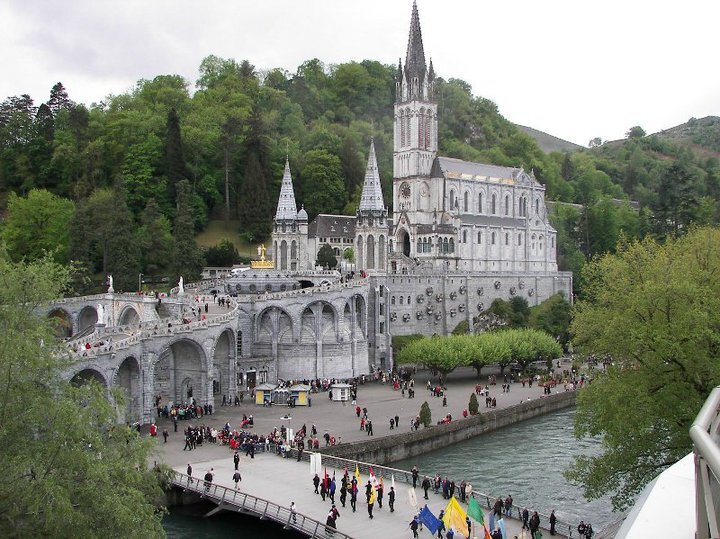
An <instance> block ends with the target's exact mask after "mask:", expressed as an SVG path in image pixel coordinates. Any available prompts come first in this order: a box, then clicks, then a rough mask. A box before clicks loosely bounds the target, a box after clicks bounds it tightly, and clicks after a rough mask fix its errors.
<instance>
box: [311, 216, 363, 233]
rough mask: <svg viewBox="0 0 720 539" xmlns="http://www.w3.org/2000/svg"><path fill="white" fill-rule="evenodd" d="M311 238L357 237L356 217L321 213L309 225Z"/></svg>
mask: <svg viewBox="0 0 720 539" xmlns="http://www.w3.org/2000/svg"><path fill="white" fill-rule="evenodd" d="M308 237H310V238H352V239H354V238H355V217H351V216H349V215H327V214H322V213H321V214H320V215H318V216H317V217H315V219H313V221H312V223H310V225H308Z"/></svg>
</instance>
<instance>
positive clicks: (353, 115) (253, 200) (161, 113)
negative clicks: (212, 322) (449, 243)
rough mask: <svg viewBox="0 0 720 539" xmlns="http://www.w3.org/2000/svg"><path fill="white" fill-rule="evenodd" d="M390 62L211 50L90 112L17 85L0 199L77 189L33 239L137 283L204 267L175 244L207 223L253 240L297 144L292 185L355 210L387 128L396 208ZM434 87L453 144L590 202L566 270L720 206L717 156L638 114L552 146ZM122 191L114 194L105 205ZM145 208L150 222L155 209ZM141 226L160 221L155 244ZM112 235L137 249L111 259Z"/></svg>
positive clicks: (482, 103) (302, 197)
mask: <svg viewBox="0 0 720 539" xmlns="http://www.w3.org/2000/svg"><path fill="white" fill-rule="evenodd" d="M394 71H395V67H394V66H388V65H383V64H381V63H379V62H376V61H371V60H365V61H362V62H349V63H344V64H339V65H332V66H326V65H324V64H323V63H322V62H320V61H319V60H317V59H312V60H308V61H306V62H304V63H303V64H302V65H300V66H299V67H298V68H297V70H296V71H295V73H289V72H287V71H284V70H281V69H271V70H268V71H259V70H257V69H256V68H255V67H254V66H253V65H252V64H250V63H249V62H247V61H242V62H237V61H235V60H232V59H223V58H218V57H215V56H208V57H207V58H205V59H204V60H203V61H202V63H201V65H200V68H199V77H198V80H197V81H196V84H195V88H196V90H195V92H194V93H191V92H190V84H189V82H188V81H187V80H185V79H183V78H182V77H180V76H177V75H159V76H157V77H155V78H154V79H152V80H140V81H139V82H138V83H137V85H136V87H135V88H134V89H133V90H132V91H130V92H128V93H125V94H120V95H114V96H108V97H107V98H106V99H105V100H104V101H102V102H100V103H94V104H92V105H91V106H89V107H87V106H85V105H82V104H77V103H74V102H73V101H72V100H71V99H70V97H69V96H68V93H67V91H66V90H65V88H64V87H63V86H62V84H61V83H58V84H56V85H55V86H54V87H53V88H52V90H51V92H50V96H49V99H48V100H47V101H46V102H45V103H41V104H40V105H39V106H37V105H36V104H35V102H34V100H33V99H32V98H31V97H30V96H28V95H22V96H14V97H9V98H7V99H6V100H5V101H3V102H2V103H0V207H1V206H2V203H1V202H2V201H3V200H5V201H7V202H6V205H7V207H8V208H10V205H11V203H12V199H11V198H10V195H11V194H13V193H14V194H15V195H16V196H17V197H20V198H24V197H28V196H29V195H30V194H31V193H32V192H33V190H34V189H44V190H46V191H47V192H49V193H51V194H52V195H54V196H56V197H60V199H61V200H65V201H70V202H71V203H72V204H73V205H74V213H73V217H72V219H71V224H70V226H69V227H67V226H65V225H64V224H63V223H65V220H66V210H62V209H61V207H62V206H63V205H62V204H60V205H59V206H58V204H55V206H57V208H56V213H53V214H51V215H50V216H49V217H48V221H47V222H46V223H45V225H46V226H45V227H44V228H42V227H40V226H39V225H33V224H30V225H29V227H30V228H31V230H30V231H29V232H27V234H28V235H29V236H37V237H38V238H42V237H43V235H47V234H48V231H52V230H56V229H59V228H63V226H64V230H70V231H71V235H72V236H75V235H79V238H74V237H71V239H70V240H69V242H68V240H67V239H66V238H65V237H64V236H63V235H60V236H61V237H59V238H58V241H59V242H62V243H61V245H60V246H59V248H58V249H57V253H56V258H57V259H58V260H59V261H61V262H64V261H67V260H69V259H72V260H77V261H82V262H83V263H84V265H85V267H86V268H87V271H88V272H89V273H91V274H101V273H113V274H114V275H115V276H116V282H118V283H121V284H122V285H123V288H125V289H128V288H129V287H130V286H131V283H134V282H137V279H136V277H137V274H135V275H132V273H133V272H137V271H141V272H143V273H144V274H151V275H152V274H158V273H162V274H166V275H172V274H175V275H177V273H178V271H180V270H182V271H192V270H193V268H195V267H196V266H197V260H195V254H193V253H191V254H192V255H193V260H192V262H191V263H190V264H189V267H182V268H180V266H179V265H178V264H179V262H178V260H177V258H176V257H175V256H174V255H173V254H172V253H178V252H180V251H183V250H187V245H178V244H177V242H178V241H180V242H181V243H182V242H184V241H186V240H187V238H188V237H190V236H191V235H192V233H196V232H198V231H200V230H201V229H203V228H204V227H205V226H206V225H207V223H208V221H209V220H210V219H233V220H237V221H239V222H240V225H241V227H240V231H241V232H242V233H243V234H244V236H245V238H246V239H247V240H248V241H252V242H259V241H263V240H265V239H266V238H267V237H268V235H269V233H270V223H271V218H272V214H273V210H274V205H275V201H276V200H277V196H278V192H279V188H280V183H281V178H282V168H283V165H284V160H285V156H286V155H287V156H289V158H290V163H291V166H292V172H293V178H294V184H295V191H296V198H297V200H298V202H299V203H304V204H305V207H306V209H307V211H308V213H309V214H310V219H312V218H313V217H314V216H315V214H317V213H319V212H325V213H341V212H344V213H348V214H353V213H354V210H355V208H356V206H357V204H358V201H359V197H360V191H361V185H362V180H363V174H364V164H365V160H366V155H367V148H368V145H369V139H370V137H371V135H374V137H375V146H376V149H377V155H378V158H379V161H378V164H379V169H380V175H381V178H382V182H383V189H384V191H385V200H386V201H387V202H388V203H389V204H391V203H392V199H391V196H390V193H391V190H392V189H391V173H392V167H391V160H392V121H393V118H392V103H393V96H394ZM436 93H437V95H438V96H439V98H438V103H439V118H440V120H439V121H440V125H439V129H440V132H439V139H440V151H441V153H442V154H443V155H447V156H450V157H458V158H463V159H468V160H473V161H480V162H487V163H494V164H498V165H508V166H523V167H524V168H525V169H526V170H532V171H533V172H534V174H535V176H536V177H537V179H538V180H539V181H540V182H541V183H542V184H544V185H545V186H546V190H547V197H548V199H550V200H555V201H561V202H564V203H574V204H579V205H581V206H572V205H567V204H556V205H555V206H554V210H553V216H552V220H553V223H554V226H555V227H556V228H557V229H558V235H559V238H558V239H559V241H558V245H559V263H560V268H561V269H563V270H572V271H575V272H579V271H580V269H581V268H582V265H583V264H584V262H585V260H587V259H589V258H590V257H592V256H593V255H595V254H602V253H605V252H613V251H614V250H615V248H616V247H615V246H616V244H617V241H618V239H619V238H620V237H621V236H622V235H624V236H625V237H627V238H639V237H643V236H644V235H645V234H647V233H650V232H652V233H653V234H655V235H656V236H657V237H659V238H664V237H665V236H666V235H667V234H670V233H682V232H683V231H685V230H686V229H687V226H688V225H689V224H690V223H696V224H697V223H716V222H717V221H718V219H719V218H720V210H719V208H718V200H719V199H720V187H719V186H720V166H718V161H717V159H716V158H715V157H717V156H715V157H710V158H708V156H707V154H703V157H702V158H700V157H698V156H697V155H696V154H695V153H693V151H691V150H690V149H688V147H687V145H682V144H679V143H676V142H671V141H670V140H669V139H668V138H662V137H658V136H643V133H644V131H642V129H641V128H639V127H638V126H636V127H633V128H632V129H631V130H630V131H629V134H630V135H631V138H629V139H628V140H626V141H623V142H614V143H605V144H602V141H600V140H599V139H596V140H594V142H593V144H592V146H595V147H594V148H593V149H592V150H588V151H580V152H576V153H573V154H561V153H557V152H556V153H552V154H544V153H543V152H542V151H541V150H540V149H539V147H538V145H537V143H536V142H535V141H534V140H533V139H532V138H531V137H530V136H528V135H526V134H525V133H523V132H521V131H519V130H518V129H517V128H516V127H515V126H514V125H513V124H511V123H510V122H508V121H507V120H506V119H505V118H503V117H502V116H501V115H500V114H499V113H498V110H497V107H496V106H495V104H494V103H492V102H491V101H489V100H487V99H484V98H481V97H476V96H473V94H472V91H471V88H470V86H469V85H468V84H467V83H465V82H464V81H462V80H459V79H455V78H449V79H442V78H440V79H438V82H437V88H436ZM716 128H717V126H716V125H715V124H709V125H708V123H707V122H705V123H702V129H700V128H699V127H698V128H697V129H696V130H695V131H693V133H694V135H693V136H694V139H693V140H697V141H701V143H706V144H707V145H708V147H709V148H713V147H715V145H716V143H717V140H718V138H720V137H714V136H713V133H714V131H713V130H714V129H715V130H716ZM694 144H695V145H696V146H697V144H699V143H698V142H694ZM182 182H187V183H188V184H189V190H188V191H187V192H186V193H184V195H185V198H184V201H183V203H184V204H185V205H186V208H185V209H186V211H189V214H188V213H183V212H181V211H180V210H181V208H179V207H178V204H177V203H178V200H177V198H178V189H179V186H180V185H181V184H182ZM109 193H112V195H111V196H112V197H113V200H114V201H115V207H114V208H113V214H112V215H111V216H110V217H111V218H106V216H105V214H104V211H105V209H104V207H103V203H104V202H103V201H107V199H108V194H109ZM3 195H4V196H3ZM629 200H634V201H637V202H638V203H639V211H637V208H634V207H632V206H631V205H630V203H629ZM149 206H150V207H152V208H153V209H154V213H153V222H146V221H145V219H144V217H143V212H144V211H145V209H146V208H148V207H149ZM64 207H65V208H67V207H69V206H67V204H65V206H64ZM57 210H61V211H59V212H57ZM181 213H182V215H180V218H181V225H180V226H181V227H184V228H188V227H191V228H190V229H188V230H185V231H181V230H178V224H177V223H176V222H175V221H176V219H177V218H178V214H181ZM188 215H190V216H191V219H188ZM56 218H57V221H56V220H55V219H56ZM98 223H100V224H101V225H102V226H101V229H102V230H98V231H97V234H96V233H95V232H96V228H95V225H97V224H98ZM168 225H170V228H171V229H173V230H174V234H173V237H174V239H173V238H171V237H170V235H169V234H168V233H167V230H168ZM116 226H117V227H119V228H118V231H117V233H116V234H115V239H116V240H117V241H114V242H109V241H106V239H107V236H102V233H104V231H106V230H107V229H108V228H113V227H116ZM141 226H142V227H145V231H146V232H147V230H148V229H149V228H152V229H155V230H160V231H162V233H161V235H160V237H159V238H157V237H156V238H152V239H150V238H149V237H148V236H147V234H145V235H144V236H142V235H141V234H140V232H139V228H140V227H141ZM33 227H38V230H35V229H34V228H33ZM11 236H12V234H11ZM113 243H114V244H117V245H125V244H132V245H134V246H135V247H134V248H133V249H129V250H128V249H124V252H123V253H121V255H116V254H115V253H113V250H114V248H115V246H114V245H113ZM43 247H44V244H43V243H42V241H39V242H37V243H36V244H35V245H33V246H31V248H29V249H27V250H25V249H19V248H18V247H17V245H14V246H12V249H11V253H10V254H11V256H13V257H14V259H16V260H19V258H20V257H22V256H29V257H31V258H32V257H34V256H37V251H38V248H43ZM158 252H162V253H166V254H165V256H163V257H159V256H156V253H158ZM129 257H131V258H132V259H129ZM193 277H196V275H186V278H187V279H192V278H193ZM580 283H581V281H580V279H576V284H577V285H578V286H579V284H580Z"/></svg>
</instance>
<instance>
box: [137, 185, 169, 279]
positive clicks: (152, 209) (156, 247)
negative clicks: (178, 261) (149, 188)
mask: <svg viewBox="0 0 720 539" xmlns="http://www.w3.org/2000/svg"><path fill="white" fill-rule="evenodd" d="M138 242H139V245H140V249H141V252H142V267H143V272H144V273H145V274H146V275H158V274H160V273H161V272H162V271H164V270H165V269H167V268H168V266H169V265H170V258H171V254H172V248H173V237H172V233H171V227H170V222H169V221H168V220H167V218H166V217H165V216H164V215H163V214H162V213H160V207H159V206H158V204H157V202H156V201H155V199H154V198H151V199H150V200H148V201H147V204H146V206H145V211H144V212H143V213H142V217H141V226H140V228H139V230H138Z"/></svg>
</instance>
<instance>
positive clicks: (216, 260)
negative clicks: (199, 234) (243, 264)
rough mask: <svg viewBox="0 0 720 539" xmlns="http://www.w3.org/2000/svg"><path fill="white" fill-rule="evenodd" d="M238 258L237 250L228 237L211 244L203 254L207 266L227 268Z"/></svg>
mask: <svg viewBox="0 0 720 539" xmlns="http://www.w3.org/2000/svg"><path fill="white" fill-rule="evenodd" d="M239 259H240V255H239V254H238V250H237V249H236V248H235V245H234V244H233V242H231V241H230V240H228V239H225V238H223V239H221V240H220V243H218V244H217V245H213V246H212V247H210V248H209V249H208V250H207V253H206V254H205V261H206V263H207V265H208V266H215V267H221V268H229V267H231V266H232V265H233V264H235V263H237V262H238V260H239Z"/></svg>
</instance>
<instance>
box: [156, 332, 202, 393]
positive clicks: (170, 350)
mask: <svg viewBox="0 0 720 539" xmlns="http://www.w3.org/2000/svg"><path fill="white" fill-rule="evenodd" d="M207 376H208V373H207V358H206V356H205V352H204V351H203V349H202V346H200V344H199V343H197V342H195V341H193V340H191V339H180V340H177V341H175V342H173V343H172V344H170V346H168V347H167V348H166V349H165V350H164V351H163V352H162V353H161V354H160V356H159V358H158V360H157V361H156V362H155V365H154V370H153V380H154V382H153V395H158V396H160V402H161V403H163V404H168V403H174V404H182V403H189V402H191V400H193V399H194V400H195V402H196V403H197V404H205V403H206V402H208V398H209V396H208V394H207Z"/></svg>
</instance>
